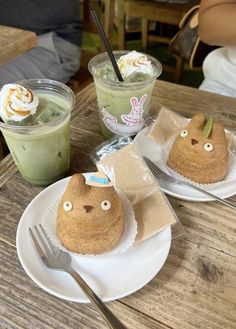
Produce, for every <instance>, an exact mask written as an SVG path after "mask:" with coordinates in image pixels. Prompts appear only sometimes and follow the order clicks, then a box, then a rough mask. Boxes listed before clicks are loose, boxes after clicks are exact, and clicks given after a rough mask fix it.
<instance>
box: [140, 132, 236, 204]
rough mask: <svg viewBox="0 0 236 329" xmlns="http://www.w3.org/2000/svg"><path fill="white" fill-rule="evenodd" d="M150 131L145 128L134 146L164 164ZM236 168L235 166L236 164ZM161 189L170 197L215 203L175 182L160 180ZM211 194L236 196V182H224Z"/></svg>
mask: <svg viewBox="0 0 236 329" xmlns="http://www.w3.org/2000/svg"><path fill="white" fill-rule="evenodd" d="M148 131H149V127H146V128H144V129H143V130H141V131H140V133H139V134H137V136H136V137H135V139H134V144H135V146H136V147H137V149H138V150H139V152H140V153H141V155H143V156H144V155H145V156H146V157H148V158H149V159H150V160H152V161H153V162H154V163H156V164H157V165H158V164H159V165H160V163H161V162H162V161H161V159H160V153H161V146H160V145H159V144H158V143H157V142H155V141H154V140H152V139H151V138H149V137H147V134H148ZM234 167H235V164H234ZM231 170H233V171H236V167H235V168H232V169H231ZM159 184H160V187H161V189H162V191H163V192H165V193H166V194H168V195H171V196H174V197H176V198H179V199H182V200H188V201H213V200H214V199H213V198H211V197H209V196H207V195H206V194H204V193H201V192H199V191H197V190H194V189H192V188H191V187H188V186H183V185H180V184H177V183H175V182H171V181H169V180H165V179H160V180H159ZM206 190H208V191H209V192H211V193H212V194H215V195H217V196H219V197H221V198H223V199H225V198H228V197H230V196H232V195H234V194H236V181H231V180H229V181H227V178H226V180H225V181H224V183H223V184H221V183H217V184H215V187H211V188H209V189H208V187H207V188H206Z"/></svg>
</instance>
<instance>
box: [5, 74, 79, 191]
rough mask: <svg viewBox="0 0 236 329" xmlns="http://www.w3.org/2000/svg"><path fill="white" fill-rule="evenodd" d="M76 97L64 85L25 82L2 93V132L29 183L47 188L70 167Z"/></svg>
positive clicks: (48, 81) (45, 81)
mask: <svg viewBox="0 0 236 329" xmlns="http://www.w3.org/2000/svg"><path fill="white" fill-rule="evenodd" d="M74 102H75V97H74V94H73V92H72V90H71V89H70V88H69V87H67V86H66V85H64V84H63V83H60V82H57V81H53V80H48V79H32V80H23V81H19V82H16V83H13V84H7V85H5V86H3V88H2V90H1V92H0V116H1V119H2V121H3V123H2V122H1V123H0V129H1V131H2V133H3V136H4V138H5V140H6V143H7V145H8V147H9V150H10V152H11V154H12V156H13V159H14V161H15V163H16V165H17V167H18V169H19V171H20V173H21V175H22V176H23V178H24V179H25V180H27V181H28V182H29V183H31V184H33V185H40V186H46V185H49V184H51V183H53V182H55V181H56V180H58V179H60V178H62V177H64V176H65V175H66V173H67V172H68V170H69V166H70V134H69V122H70V114H71V111H72V109H73V107H74Z"/></svg>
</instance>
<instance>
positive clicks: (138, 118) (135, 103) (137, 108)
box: [121, 94, 147, 126]
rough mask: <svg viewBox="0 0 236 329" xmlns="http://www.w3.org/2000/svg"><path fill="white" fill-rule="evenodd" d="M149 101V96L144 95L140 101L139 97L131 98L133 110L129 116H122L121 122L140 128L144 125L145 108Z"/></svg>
mask: <svg viewBox="0 0 236 329" xmlns="http://www.w3.org/2000/svg"><path fill="white" fill-rule="evenodd" d="M146 99H147V94H144V95H143V96H142V97H141V98H140V100H138V98H137V97H132V98H130V103H131V106H132V108H131V110H130V112H129V113H128V114H123V115H121V120H122V121H123V122H124V123H125V124H126V125H127V126H138V125H140V124H142V123H143V115H142V114H143V111H144V110H143V107H144V103H145V101H146Z"/></svg>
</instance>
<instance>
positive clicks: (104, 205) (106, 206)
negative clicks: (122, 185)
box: [101, 200, 111, 210]
mask: <svg viewBox="0 0 236 329" xmlns="http://www.w3.org/2000/svg"><path fill="white" fill-rule="evenodd" d="M101 207H102V209H103V210H109V209H110V208H111V203H110V201H108V200H104V201H102V202H101Z"/></svg>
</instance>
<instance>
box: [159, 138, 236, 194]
mask: <svg viewBox="0 0 236 329" xmlns="http://www.w3.org/2000/svg"><path fill="white" fill-rule="evenodd" d="M174 140H175V138H171V139H169V140H168V141H167V142H166V143H165V144H163V145H160V158H159V161H158V162H159V166H160V167H161V168H162V169H163V171H165V172H166V173H167V174H169V175H170V176H172V177H174V178H176V179H179V180H182V181H186V182H189V183H191V184H193V185H196V186H199V187H201V188H205V189H207V190H210V189H213V188H215V187H220V186H224V185H226V184H232V183H235V184H236V156H235V155H234V154H233V152H231V151H230V150H229V168H228V172H227V175H226V177H225V178H224V180H222V181H220V182H217V183H211V184H199V183H196V182H194V181H192V180H190V179H188V178H186V177H184V176H182V175H180V174H178V173H177V172H176V171H175V170H173V169H171V168H170V167H169V166H167V159H168V156H169V153H170V150H171V147H172V145H173V143H174Z"/></svg>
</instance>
